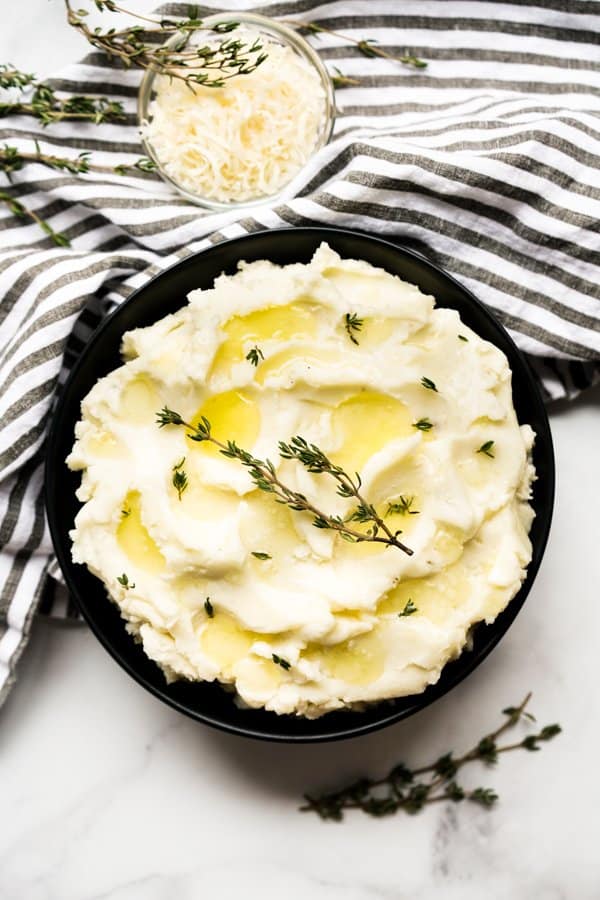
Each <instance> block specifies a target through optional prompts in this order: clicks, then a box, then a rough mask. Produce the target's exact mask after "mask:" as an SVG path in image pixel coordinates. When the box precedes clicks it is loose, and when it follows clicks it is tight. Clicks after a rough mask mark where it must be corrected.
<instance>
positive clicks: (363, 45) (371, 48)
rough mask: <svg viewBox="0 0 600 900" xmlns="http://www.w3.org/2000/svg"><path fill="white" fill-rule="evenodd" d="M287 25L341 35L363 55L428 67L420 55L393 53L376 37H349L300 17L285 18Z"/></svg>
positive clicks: (313, 31) (309, 30)
mask: <svg viewBox="0 0 600 900" xmlns="http://www.w3.org/2000/svg"><path fill="white" fill-rule="evenodd" d="M283 21H284V24H285V25H291V26H292V28H294V27H295V28H297V29H298V30H299V31H306V32H307V34H321V33H323V34H331V35H333V36H334V37H339V38H341V39H342V40H343V41H348V42H349V43H350V44H355V45H356V47H357V48H358V51H359V53H362V55H363V56H367V57H370V58H373V57H375V56H379V57H381V58H382V59H389V60H392V61H393V62H399V63H403V65H405V66H412V67H413V68H414V69H425V68H427V63H426V62H425V60H423V59H419V57H418V56H413V55H412V54H407V55H406V56H394V54H393V53H388V52H387V50H383V49H382V48H381V47H378V46H377V41H376V40H375V39H374V38H353V37H349V35H347V34H342V32H341V31H332V30H331V28H325V26H324V25H318V24H317V23H316V22H303V21H301V20H298V19H287V20H286V19H284V20H283Z"/></svg>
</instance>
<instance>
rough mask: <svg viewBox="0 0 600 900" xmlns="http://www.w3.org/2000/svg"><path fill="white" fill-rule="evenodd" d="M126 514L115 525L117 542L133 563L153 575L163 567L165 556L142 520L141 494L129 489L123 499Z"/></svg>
mask: <svg viewBox="0 0 600 900" xmlns="http://www.w3.org/2000/svg"><path fill="white" fill-rule="evenodd" d="M123 509H124V510H127V511H128V514H127V515H124V516H122V517H121V521H120V522H119V525H118V527H117V543H118V544H119V546H120V548H121V550H122V551H123V552H124V553H125V555H126V556H127V558H128V559H129V560H130V561H131V562H132V563H133V565H134V566H135V567H136V568H138V569H142V570H143V571H144V572H148V573H150V574H153V575H157V574H159V573H160V572H162V571H163V570H164V568H165V565H166V562H165V558H164V556H163V555H162V553H161V552H160V550H159V548H158V546H157V544H156V542H155V541H154V540H153V538H152V537H151V535H150V533H149V531H148V529H147V528H146V527H145V525H144V523H143V522H142V508H141V496H140V494H139V493H138V491H130V492H129V493H128V494H127V496H126V497H125V500H124V501H123Z"/></svg>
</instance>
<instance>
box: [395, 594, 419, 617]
mask: <svg viewBox="0 0 600 900" xmlns="http://www.w3.org/2000/svg"><path fill="white" fill-rule="evenodd" d="M418 611H419V609H418V607H417V606H415V604H414V603H413V601H412V600H411V598H410V597H409V598H408V600H407V601H406V603H405V604H404V609H402V610H401V612H399V613H398V618H400V619H403V618H404V617H405V616H412V614H413V613H416V612H418Z"/></svg>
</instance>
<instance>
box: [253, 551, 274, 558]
mask: <svg viewBox="0 0 600 900" xmlns="http://www.w3.org/2000/svg"><path fill="white" fill-rule="evenodd" d="M252 556H255V557H256V558H257V559H273V557H272V556H270V555H269V554H268V553H261V552H260V550H253V551H252Z"/></svg>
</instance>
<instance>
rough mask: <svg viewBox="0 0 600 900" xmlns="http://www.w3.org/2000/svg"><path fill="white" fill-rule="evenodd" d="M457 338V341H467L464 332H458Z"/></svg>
mask: <svg viewBox="0 0 600 900" xmlns="http://www.w3.org/2000/svg"><path fill="white" fill-rule="evenodd" d="M458 339H459V341H465V343H467V344H468V343H469V338H468V337H465V336H464V334H459V336H458Z"/></svg>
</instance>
